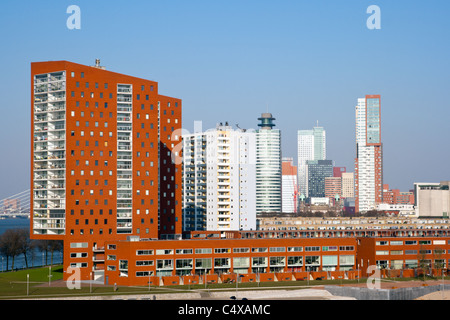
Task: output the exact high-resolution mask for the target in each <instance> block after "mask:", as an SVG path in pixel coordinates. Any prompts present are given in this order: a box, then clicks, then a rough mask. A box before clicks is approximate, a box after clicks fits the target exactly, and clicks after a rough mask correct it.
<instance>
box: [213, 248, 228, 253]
mask: <svg viewBox="0 0 450 320" xmlns="http://www.w3.org/2000/svg"><path fill="white" fill-rule="evenodd" d="M230 252H231V249H230V248H215V249H214V253H230Z"/></svg>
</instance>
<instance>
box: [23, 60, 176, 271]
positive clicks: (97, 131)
mask: <svg viewBox="0 0 450 320" xmlns="http://www.w3.org/2000/svg"><path fill="white" fill-rule="evenodd" d="M31 113H32V117H31V157H32V158H31V199H32V201H31V215H30V217H31V219H30V220H31V222H30V224H31V226H30V230H31V232H30V234H31V238H32V239H47V240H63V241H64V270H66V269H67V268H68V267H79V268H80V270H81V280H86V279H89V278H90V277H91V274H92V275H93V278H99V277H101V276H102V275H103V273H104V243H105V241H119V240H126V239H127V238H128V237H130V236H136V235H138V236H140V237H141V238H149V239H178V238H181V234H182V229H181V228H182V224H181V206H180V205H179V204H181V165H177V164H175V163H176V162H175V161H174V157H175V156H178V154H176V153H175V151H174V154H172V150H173V148H174V147H175V146H176V145H177V144H178V143H180V142H181V136H180V137H179V136H177V135H176V132H177V129H181V100H180V99H177V98H171V97H167V96H163V95H160V94H159V93H158V83H157V82H155V81H150V80H144V79H140V78H137V77H132V76H128V75H123V74H119V73H115V72H111V71H107V70H106V69H105V68H104V67H102V66H100V61H99V60H96V64H95V66H85V65H81V64H77V63H72V62H68V61H47V62H34V63H31ZM80 248H83V249H82V250H80ZM66 277H67V275H66V276H65V278H66Z"/></svg>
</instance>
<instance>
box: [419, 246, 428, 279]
mask: <svg viewBox="0 0 450 320" xmlns="http://www.w3.org/2000/svg"><path fill="white" fill-rule="evenodd" d="M426 255H427V250H426V249H425V248H424V247H423V245H420V248H419V252H418V254H417V260H418V262H419V267H420V268H421V269H422V273H423V280H425V276H426V272H425V269H426V268H428V267H429V260H427V259H426Z"/></svg>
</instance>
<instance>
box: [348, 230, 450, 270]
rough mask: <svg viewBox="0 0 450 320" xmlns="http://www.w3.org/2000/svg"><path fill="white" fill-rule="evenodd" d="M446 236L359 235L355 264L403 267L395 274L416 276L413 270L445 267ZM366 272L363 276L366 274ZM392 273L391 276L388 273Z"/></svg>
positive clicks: (448, 257) (449, 259)
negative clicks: (361, 236)
mask: <svg viewBox="0 0 450 320" xmlns="http://www.w3.org/2000/svg"><path fill="white" fill-rule="evenodd" d="M449 250H450V238H449V237H427V236H424V237H404V238H401V237H366V238H358V249H357V251H358V253H357V262H356V264H357V267H358V268H359V269H362V270H366V269H367V267H368V266H370V265H376V266H377V267H378V268H379V269H381V270H397V271H400V270H402V273H403V274H402V273H400V272H398V273H397V274H396V276H403V277H414V276H417V274H416V273H415V271H414V269H416V268H421V269H435V270H439V269H442V268H447V266H448V263H449V262H450V252H449ZM366 275H367V274H366V272H364V273H363V276H366ZM391 276H392V275H391Z"/></svg>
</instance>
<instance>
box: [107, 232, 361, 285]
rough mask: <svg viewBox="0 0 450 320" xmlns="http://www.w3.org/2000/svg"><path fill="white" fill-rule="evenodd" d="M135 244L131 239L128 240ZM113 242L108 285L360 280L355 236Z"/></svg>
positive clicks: (110, 251) (108, 263)
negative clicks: (340, 278)
mask: <svg viewBox="0 0 450 320" xmlns="http://www.w3.org/2000/svg"><path fill="white" fill-rule="evenodd" d="M130 240H132V239H130ZM135 240H136V241H109V242H107V243H106V247H105V283H106V284H117V285H128V286H129V285H148V283H149V281H150V282H151V284H154V285H171V284H180V283H185V284H186V283H188V282H189V281H191V282H190V283H198V282H203V283H204V281H205V276H206V281H208V282H226V281H228V280H231V281H233V280H234V279H236V275H240V276H239V277H240V280H239V281H276V280H278V281H283V280H306V279H308V278H309V279H316V278H321V279H324V278H331V277H332V278H338V277H342V278H344V277H350V278H351V277H356V276H357V274H356V271H352V270H356V268H355V257H356V245H357V242H356V239H355V238H340V239H337V238H305V239H293V238H291V239H281V238H279V239H239V238H224V239H219V238H215V239H214V238H212V239H208V240H206V239H205V238H198V239H188V240H159V241H151V240H149V241H145V240H142V239H140V240H137V239H135Z"/></svg>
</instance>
